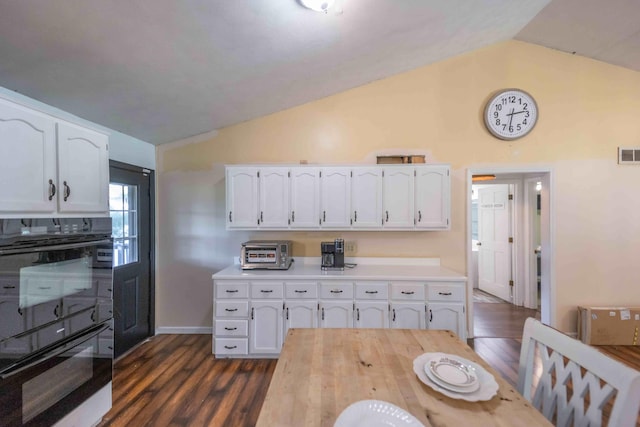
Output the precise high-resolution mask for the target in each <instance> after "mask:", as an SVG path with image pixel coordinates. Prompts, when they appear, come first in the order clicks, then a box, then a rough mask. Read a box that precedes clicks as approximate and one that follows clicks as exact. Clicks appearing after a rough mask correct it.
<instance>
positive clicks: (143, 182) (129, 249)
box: [109, 160, 155, 358]
mask: <svg viewBox="0 0 640 427" xmlns="http://www.w3.org/2000/svg"><path fill="white" fill-rule="evenodd" d="M109 174H110V183H109V212H110V216H111V219H112V224H113V225H112V227H113V230H112V236H113V267H114V268H113V308H114V357H116V358H117V357H119V356H121V355H122V354H124V353H125V352H127V351H128V350H130V349H131V348H132V347H134V346H135V345H137V344H138V343H140V342H142V341H144V340H145V339H146V338H148V337H150V336H152V335H153V331H154V330H155V325H154V319H155V303H154V301H155V277H154V272H153V268H152V266H153V265H154V237H155V236H154V229H155V226H154V217H155V215H154V198H153V194H154V191H153V188H154V172H153V171H151V170H149V169H144V168H141V167H138V166H133V165H128V164H126V163H121V162H116V161H113V160H112V161H110V164H109Z"/></svg>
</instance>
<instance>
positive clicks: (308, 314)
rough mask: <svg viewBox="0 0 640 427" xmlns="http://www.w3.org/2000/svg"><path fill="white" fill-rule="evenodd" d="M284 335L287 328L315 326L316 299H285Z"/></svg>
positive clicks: (316, 319)
mask: <svg viewBox="0 0 640 427" xmlns="http://www.w3.org/2000/svg"><path fill="white" fill-rule="evenodd" d="M284 327H285V331H284V334H285V336H286V335H287V332H288V331H289V328H317V327H318V302H317V301H287V302H286V303H285V309H284Z"/></svg>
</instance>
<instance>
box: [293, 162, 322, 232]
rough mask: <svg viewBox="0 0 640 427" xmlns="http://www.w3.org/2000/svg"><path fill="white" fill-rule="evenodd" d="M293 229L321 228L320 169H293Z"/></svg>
mask: <svg viewBox="0 0 640 427" xmlns="http://www.w3.org/2000/svg"><path fill="white" fill-rule="evenodd" d="M290 182H291V228H318V227H319V226H320V169H318V168H306V167H297V168H291V181H290Z"/></svg>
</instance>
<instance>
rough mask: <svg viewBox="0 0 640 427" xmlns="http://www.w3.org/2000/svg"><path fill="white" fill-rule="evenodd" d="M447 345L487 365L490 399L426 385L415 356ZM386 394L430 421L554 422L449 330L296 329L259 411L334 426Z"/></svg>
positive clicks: (262, 424)
mask: <svg viewBox="0 0 640 427" xmlns="http://www.w3.org/2000/svg"><path fill="white" fill-rule="evenodd" d="M432 352H442V353H450V354H455V355H458V356H461V357H464V358H466V359H468V360H471V361H472V362H475V363H477V364H479V365H481V366H482V367H483V368H484V369H486V370H487V371H488V372H490V373H491V374H492V375H493V376H494V377H495V379H496V381H497V383H498V385H499V389H498V392H497V394H496V395H495V396H494V397H493V398H491V400H488V401H484V402H467V401H465V400H459V399H452V398H450V397H447V396H445V395H443V394H441V393H439V392H437V391H435V390H433V389H432V388H430V387H428V386H427V385H425V384H423V383H422V382H421V381H420V379H418V377H417V376H416V374H415V373H414V371H413V360H414V359H415V358H416V357H417V356H419V355H421V354H423V353H432ZM369 399H372V400H382V401H386V402H389V403H392V404H394V405H396V406H398V407H400V408H401V409H403V410H405V411H407V412H409V413H410V414H412V415H413V416H414V417H416V418H417V419H418V420H420V422H422V423H423V424H424V425H425V426H427V427H430V426H433V427H435V426H438V427H441V426H451V427H454V426H505V427H506V426H508V427H511V426H549V425H551V424H550V423H549V422H548V421H547V420H546V419H545V418H544V417H543V416H542V414H540V413H539V412H538V411H536V410H535V409H534V408H533V407H531V406H530V405H529V403H528V402H527V401H526V400H525V399H524V398H523V397H522V396H521V395H520V394H519V393H518V392H517V391H516V390H515V388H514V387H512V386H511V385H510V384H509V383H507V382H506V381H505V380H503V379H502V378H501V377H500V375H499V374H498V373H497V372H496V371H494V370H493V369H492V368H491V367H490V366H489V365H487V364H486V363H485V362H484V361H483V360H482V359H481V358H480V357H479V356H478V355H477V354H476V353H475V352H474V351H473V350H472V349H471V347H469V346H468V345H466V344H465V343H464V342H462V341H461V340H460V339H459V338H458V337H457V336H456V335H455V334H453V333H452V332H449V331H436V330H417V329H322V328H317V329H290V330H289V333H288V335H287V337H286V340H285V343H284V347H283V349H282V353H281V354H280V358H279V360H278V363H277V365H276V369H275V372H274V374H273V378H272V379H271V384H270V385H269V390H268V392H267V396H266V398H265V401H264V404H263V406H262V410H261V412H260V415H259V418H258V423H257V426H258V427H267V426H269V427H272V426H278V427H284V426H292V427H294V426H295V427H300V426H327V427H331V426H333V425H334V423H335V421H336V419H337V418H338V416H339V415H340V413H341V412H342V411H343V410H344V409H345V408H346V407H348V406H349V405H351V404H352V403H354V402H357V401H360V400H369Z"/></svg>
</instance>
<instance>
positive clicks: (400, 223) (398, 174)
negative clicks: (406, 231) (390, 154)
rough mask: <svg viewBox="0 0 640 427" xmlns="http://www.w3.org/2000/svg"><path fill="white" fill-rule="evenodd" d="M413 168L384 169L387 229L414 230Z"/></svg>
mask: <svg viewBox="0 0 640 427" xmlns="http://www.w3.org/2000/svg"><path fill="white" fill-rule="evenodd" d="M413 180H414V176H413V168H412V167H401V166H397V167H386V168H384V177H383V180H382V183H383V186H382V187H383V195H382V200H383V203H384V212H383V221H384V222H383V223H384V227H385V228H413V197H414V195H413Z"/></svg>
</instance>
